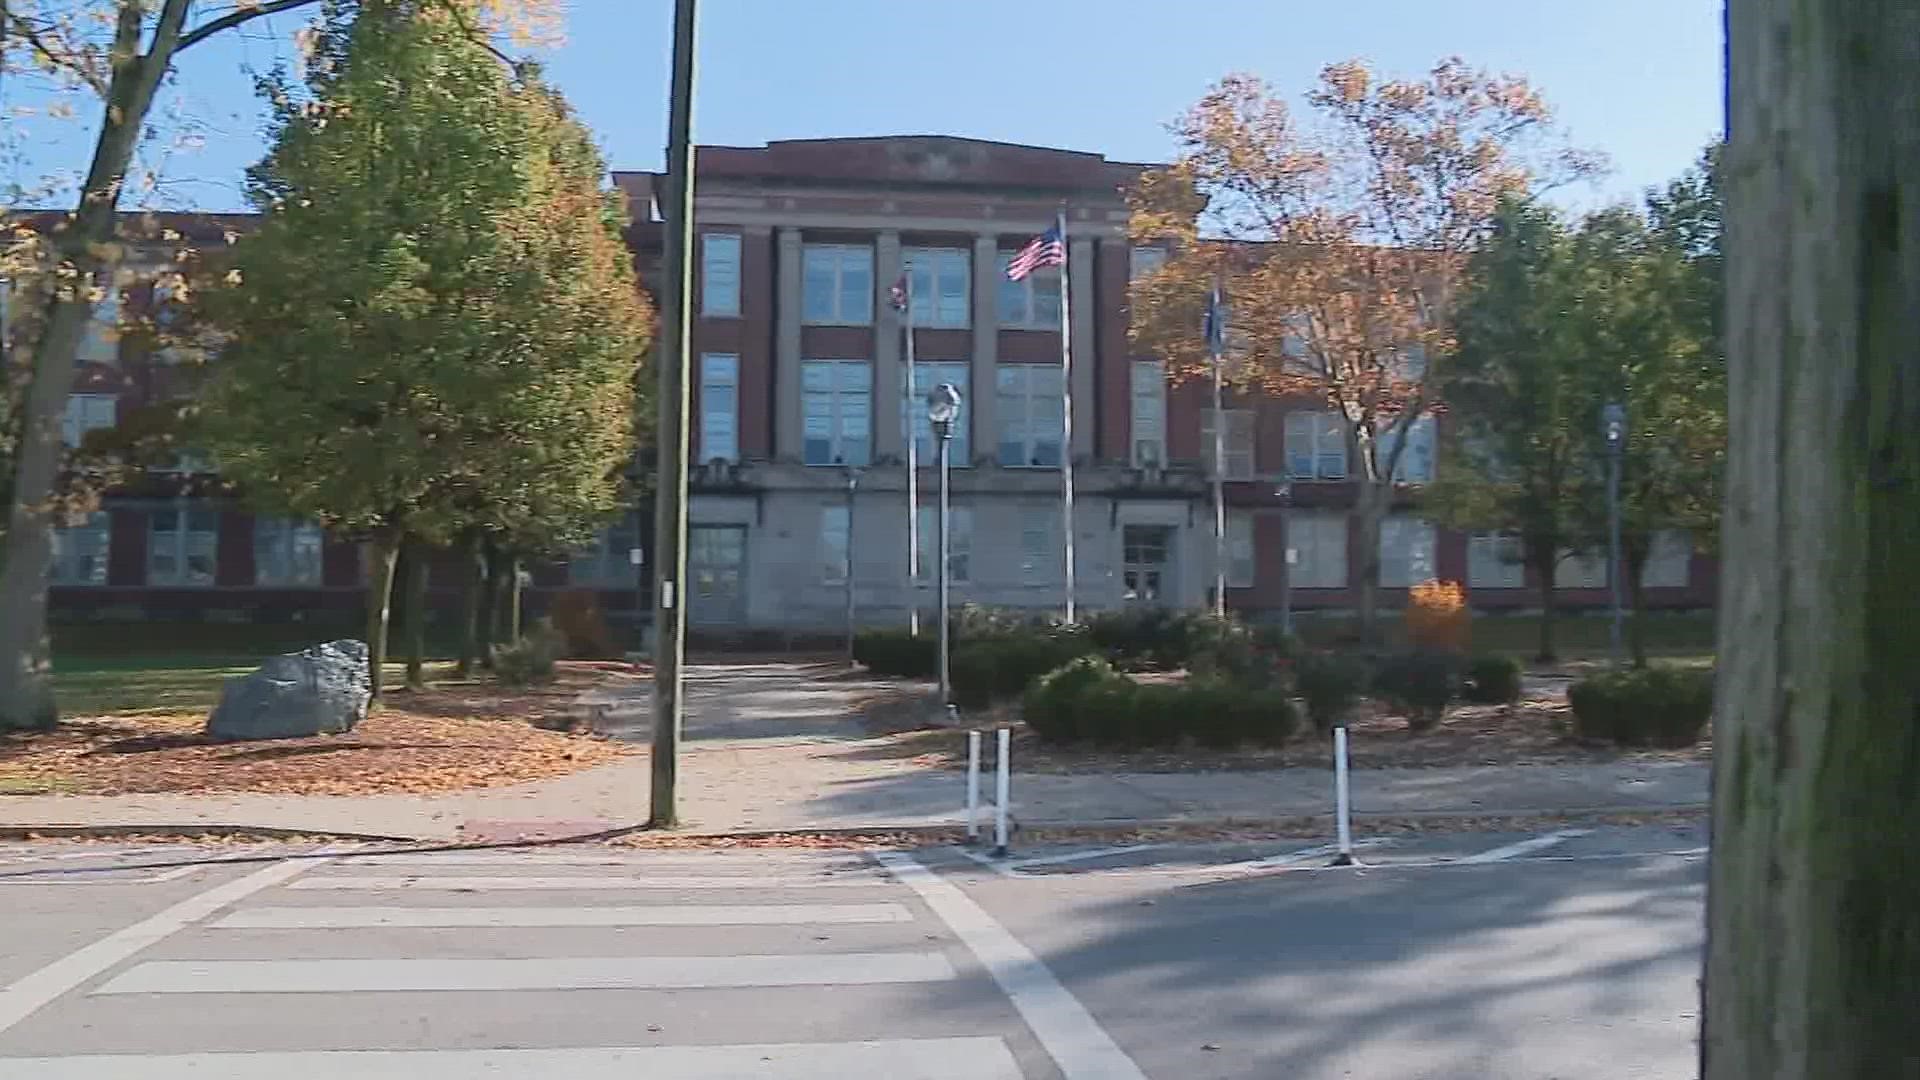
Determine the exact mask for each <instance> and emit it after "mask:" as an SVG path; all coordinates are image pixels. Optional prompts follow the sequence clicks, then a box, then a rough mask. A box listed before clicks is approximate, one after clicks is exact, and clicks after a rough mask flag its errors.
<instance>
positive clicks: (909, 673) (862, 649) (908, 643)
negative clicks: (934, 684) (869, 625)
mask: <svg viewBox="0 0 1920 1080" xmlns="http://www.w3.org/2000/svg"><path fill="white" fill-rule="evenodd" d="M939 655H940V644H939V642H938V641H937V640H936V635H935V634H922V635H921V636H919V637H917V638H916V637H914V636H913V635H912V634H910V633H908V632H907V631H906V630H904V629H887V630H862V631H860V632H859V633H856V634H855V635H854V636H853V659H854V661H855V662H856V663H859V664H861V665H862V666H864V667H865V668H866V669H867V670H868V671H871V672H873V673H874V674H875V675H890V676H893V677H895V678H901V679H930V678H933V677H934V676H935V675H936V674H937V671H936V665H937V664H938V662H939Z"/></svg>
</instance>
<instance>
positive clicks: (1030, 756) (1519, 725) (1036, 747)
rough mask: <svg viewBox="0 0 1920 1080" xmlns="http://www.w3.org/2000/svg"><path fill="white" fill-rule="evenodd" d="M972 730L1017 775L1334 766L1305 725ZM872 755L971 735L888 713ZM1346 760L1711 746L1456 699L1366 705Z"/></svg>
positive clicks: (1429, 764) (953, 751)
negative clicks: (1205, 742)
mask: <svg viewBox="0 0 1920 1080" xmlns="http://www.w3.org/2000/svg"><path fill="white" fill-rule="evenodd" d="M966 720H967V723H966V725H965V727H966V728H974V729H978V730H982V731H991V730H992V729H994V728H999V727H1010V728H1012V729H1013V747H1012V752H1011V755H1010V756H1011V758H1012V761H1013V769H1014V771H1015V772H1023V773H1081V772H1145V773H1175V772H1245V771H1250V770H1258V769H1280V768H1290V767H1294V766H1313V767H1322V768H1331V767H1332V764H1333V757H1332V752H1333V751H1332V746H1331V742H1330V740H1328V739H1327V738H1325V737H1324V736H1321V735H1319V734H1317V733H1315V732H1314V731H1312V730H1311V729H1307V728H1304V726H1303V730H1301V731H1300V732H1299V733H1297V734H1296V735H1295V736H1294V737H1293V738H1292V739H1290V740H1288V742H1287V743H1286V744H1285V745H1284V746H1242V747H1236V748H1234V749H1231V750H1214V749H1208V748H1206V747H1201V746H1193V745H1187V746H1178V747H1153V748H1143V749H1129V748H1121V747H1111V746H1092V745H1085V744H1077V745H1064V746H1063V745H1055V744H1049V743H1046V742H1043V741H1041V739H1040V738H1039V736H1037V735H1035V734H1034V732H1033V731H1032V730H1031V729H1030V728H1028V727H1027V726H1026V725H1025V724H1024V723H1022V722H1021V720H1020V710H1019V708H1018V706H1016V705H1001V706H997V707H995V708H993V709H990V710H986V711H984V712H980V713H973V714H969V715H968V716H967V718H966ZM868 730H869V731H872V732H873V733H874V734H875V735H879V736H882V737H883V738H881V739H879V740H876V745H875V747H874V748H873V751H872V752H873V753H874V754H875V756H883V757H888V758H893V759H899V760H906V761H910V762H912V763H913V764H915V765H918V766H921V767H923V768H935V769H964V768H966V764H967V748H966V737H965V735H964V734H962V733H961V731H964V730H965V728H963V729H961V731H956V730H952V729H928V728H925V727H922V728H921V729H920V730H913V731H901V730H900V728H899V726H898V725H897V724H896V723H895V722H894V718H893V717H892V716H890V715H886V714H883V715H882V716H881V717H880V718H878V719H877V720H876V721H873V722H870V723H869V726H868ZM1347 737H1348V762H1349V764H1351V765H1352V766H1353V767H1354V768H1356V769H1385V768H1436V767H1441V766H1456V767H1457V766H1471V765H1606V764H1642V763H1655V762H1683V761H1707V760H1709V759H1710V758H1711V757H1712V752H1713V751H1712V745H1711V743H1710V742H1708V741H1705V740H1703V741H1702V742H1701V743H1700V744H1698V745H1695V746H1690V747H1686V748H1683V749H1679V750H1623V749H1620V748H1618V747H1614V746H1605V745H1595V744H1591V743H1586V742H1582V741H1580V740H1578V739H1575V738H1574V737H1573V735H1572V732H1571V716H1570V714H1569V713H1568V710H1567V705H1566V702H1565V701H1564V700H1555V699H1551V698H1546V697H1532V698H1527V699H1524V700H1522V701H1520V702H1518V703H1517V704H1514V705H1464V704H1463V705H1455V706H1453V707H1452V708H1451V709H1449V710H1448V711H1447V716H1446V719H1445V720H1444V721H1442V722H1441V723H1440V725H1439V726H1438V727H1436V728H1433V729H1431V730H1428V731H1423V732H1414V731H1409V730H1408V729H1407V722H1406V719H1405V718H1404V717H1401V716H1396V715H1394V714H1393V713H1391V712H1390V711H1389V710H1388V709H1386V708H1385V707H1384V706H1381V705H1379V704H1377V703H1372V702H1369V703H1367V704H1366V705H1364V706H1362V708H1361V709H1360V710H1359V711H1358V712H1357V713H1356V715H1355V716H1354V717H1353V719H1352V721H1351V722H1350V723H1349V724H1348V726H1347ZM993 747H994V741H993V739H992V737H991V736H989V737H988V738H987V739H985V740H984V742H983V746H982V754H983V755H984V756H983V762H982V764H983V767H991V762H992V759H993V753H994V749H993Z"/></svg>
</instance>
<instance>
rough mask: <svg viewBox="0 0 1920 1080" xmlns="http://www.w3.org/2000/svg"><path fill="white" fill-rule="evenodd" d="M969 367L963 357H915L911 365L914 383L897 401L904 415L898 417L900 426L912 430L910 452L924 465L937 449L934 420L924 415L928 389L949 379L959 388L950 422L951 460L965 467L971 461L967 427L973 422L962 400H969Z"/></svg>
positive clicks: (971, 391) (970, 397)
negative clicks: (957, 404) (955, 413)
mask: <svg viewBox="0 0 1920 1080" xmlns="http://www.w3.org/2000/svg"><path fill="white" fill-rule="evenodd" d="M970 372H971V368H970V367H969V365H968V364H967V363H966V361H964V360H960V361H954V360H939V361H924V360H923V361H917V362H915V364H914V365H913V386H912V388H911V393H909V394H908V395H907V398H906V400H904V401H902V402H901V403H900V408H901V410H902V412H904V413H905V416H903V417H902V419H901V430H902V431H910V432H912V433H913V452H914V454H915V456H916V458H917V459H918V460H919V462H920V464H922V465H926V464H928V463H930V462H932V461H933V460H934V456H935V453H936V451H937V450H938V449H939V448H938V447H936V446H935V445H934V442H933V422H932V421H931V420H928V419H927V392H928V391H930V390H932V389H933V388H934V387H936V386H939V385H940V384H941V383H952V384H953V385H954V388H955V389H957V390H959V391H960V400H961V402H962V403H963V404H962V405H961V408H960V416H959V418H958V419H956V420H955V421H954V422H953V445H952V446H951V447H950V448H949V449H950V450H951V451H952V462H953V464H954V465H955V466H957V467H965V466H967V465H969V464H971V463H972V462H973V456H972V452H973V440H971V439H969V438H968V437H967V434H968V429H969V428H971V427H972V426H973V425H972V424H971V423H970V422H969V421H968V419H967V409H966V406H965V404H964V402H967V401H971V400H972V398H973V390H972V388H971V387H970V386H968V384H967V376H968V375H969V374H970Z"/></svg>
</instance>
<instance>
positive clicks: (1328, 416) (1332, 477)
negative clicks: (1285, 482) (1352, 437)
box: [1286, 409, 1353, 481]
mask: <svg viewBox="0 0 1920 1080" xmlns="http://www.w3.org/2000/svg"><path fill="white" fill-rule="evenodd" d="M1309 424H1310V425H1312V426H1311V428H1310V429H1308V430H1307V431H1306V432H1304V433H1303V432H1302V431H1301V430H1300V429H1302V428H1305V427H1307V426H1308V425H1309ZM1303 438H1304V439H1306V440H1307V441H1309V442H1311V443H1312V446H1313V450H1312V456H1313V468H1312V469H1311V470H1309V471H1307V472H1305V473H1302V472H1301V471H1300V470H1299V469H1297V468H1296V467H1295V461H1294V445H1295V443H1296V442H1298V441H1300V440H1301V439H1303ZM1336 450H1337V451H1338V453H1339V455H1340V469H1339V471H1338V473H1335V472H1334V470H1331V469H1325V468H1323V466H1324V465H1325V463H1326V459H1327V458H1328V457H1330V456H1332V455H1333V454H1334V453H1335V451H1336ZM1286 454H1287V473H1288V475H1289V476H1290V477H1291V478H1292V479H1294V480H1298V481H1316V480H1327V481H1340V480H1345V479H1347V478H1348V477H1349V476H1350V475H1352V473H1353V462H1352V461H1350V460H1349V459H1348V455H1347V431H1346V420H1345V418H1344V417H1342V416H1341V415H1340V414H1339V413H1337V412H1334V411H1332V410H1330V409H1318V410H1316V409H1296V410H1294V411H1292V412H1290V413H1288V414H1287V418H1286Z"/></svg>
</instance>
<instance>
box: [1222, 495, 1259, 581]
mask: <svg viewBox="0 0 1920 1080" xmlns="http://www.w3.org/2000/svg"><path fill="white" fill-rule="evenodd" d="M1256 572H1257V568H1256V566H1255V565H1254V560H1253V515H1252V514H1247V513H1236V514H1228V515H1227V587H1228V588H1229V589H1251V588H1253V579H1254V574H1255V573H1256Z"/></svg>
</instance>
